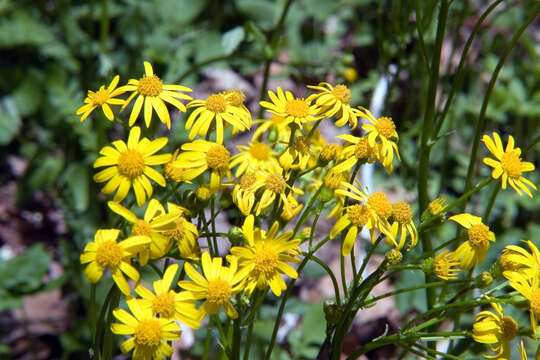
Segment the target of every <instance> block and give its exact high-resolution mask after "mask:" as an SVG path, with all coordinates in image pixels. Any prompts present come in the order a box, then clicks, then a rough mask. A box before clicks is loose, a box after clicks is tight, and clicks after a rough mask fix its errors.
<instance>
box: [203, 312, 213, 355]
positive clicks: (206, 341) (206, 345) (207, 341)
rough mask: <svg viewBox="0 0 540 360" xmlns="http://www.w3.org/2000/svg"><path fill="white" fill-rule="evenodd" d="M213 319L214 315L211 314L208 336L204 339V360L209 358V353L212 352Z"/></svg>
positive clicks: (207, 329)
mask: <svg viewBox="0 0 540 360" xmlns="http://www.w3.org/2000/svg"><path fill="white" fill-rule="evenodd" d="M212 320H213V317H212V316H210V320H208V327H207V328H206V337H205V339H204V351H203V357H202V358H203V360H207V359H208V354H209V352H210V338H211V337H212Z"/></svg>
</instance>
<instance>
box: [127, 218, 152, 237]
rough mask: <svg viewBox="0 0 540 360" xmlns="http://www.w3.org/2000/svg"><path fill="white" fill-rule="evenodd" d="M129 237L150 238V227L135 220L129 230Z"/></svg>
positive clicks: (142, 221) (143, 222) (146, 223)
mask: <svg viewBox="0 0 540 360" xmlns="http://www.w3.org/2000/svg"><path fill="white" fill-rule="evenodd" d="M131 236H152V227H151V226H150V224H149V223H148V222H147V221H144V220H137V222H136V223H135V224H133V227H132V228H131Z"/></svg>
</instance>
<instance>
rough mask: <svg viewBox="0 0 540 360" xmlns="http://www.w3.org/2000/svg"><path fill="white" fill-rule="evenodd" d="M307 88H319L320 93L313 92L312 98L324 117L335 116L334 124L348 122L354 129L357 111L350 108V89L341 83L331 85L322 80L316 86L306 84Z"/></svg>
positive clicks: (341, 124) (356, 121) (340, 124)
mask: <svg viewBox="0 0 540 360" xmlns="http://www.w3.org/2000/svg"><path fill="white" fill-rule="evenodd" d="M308 88H310V89H314V90H319V91H320V93H318V94H315V95H314V96H313V99H314V100H315V103H316V104H317V106H319V108H320V110H319V114H323V115H324V116H325V117H328V118H329V117H332V116H335V117H336V123H335V124H336V126H339V127H341V126H343V125H345V124H347V123H348V124H349V126H350V127H351V129H355V128H356V126H357V125H358V115H359V111H358V110H357V109H355V108H352V107H351V105H350V104H349V102H350V101H351V90H350V89H349V88H348V87H347V86H346V85H343V84H339V85H336V86H332V85H331V84H329V83H326V82H322V83H320V84H319V85H318V86H312V85H308Z"/></svg>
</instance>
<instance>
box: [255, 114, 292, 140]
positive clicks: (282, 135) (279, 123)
mask: <svg viewBox="0 0 540 360" xmlns="http://www.w3.org/2000/svg"><path fill="white" fill-rule="evenodd" d="M255 123H259V124H260V125H259V126H257V129H256V130H255V132H254V133H253V138H252V139H253V141H258V140H259V138H260V137H261V135H262V134H268V136H267V137H268V140H269V141H270V140H271V141H270V142H272V143H276V142H277V140H280V139H281V140H283V141H287V140H288V139H289V137H290V134H291V130H290V129H289V126H288V123H287V121H286V120H285V117H283V116H279V115H276V114H271V115H270V118H269V119H262V120H256V121H255Z"/></svg>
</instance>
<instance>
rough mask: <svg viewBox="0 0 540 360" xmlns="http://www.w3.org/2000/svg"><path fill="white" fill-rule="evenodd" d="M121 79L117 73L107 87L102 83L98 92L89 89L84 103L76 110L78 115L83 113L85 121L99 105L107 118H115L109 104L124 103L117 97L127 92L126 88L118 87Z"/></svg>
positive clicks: (82, 117) (82, 118) (82, 119)
mask: <svg viewBox="0 0 540 360" xmlns="http://www.w3.org/2000/svg"><path fill="white" fill-rule="evenodd" d="M119 80H120V76H118V75H116V76H115V77H114V78H113V79H112V81H111V83H110V84H109V86H108V87H107V88H105V85H102V86H101V87H100V88H99V90H98V91H96V92H94V91H91V90H88V95H87V96H86V98H85V99H84V105H83V106H81V107H80V108H78V109H77V112H76V114H77V115H81V121H84V119H86V118H87V117H88V115H90V114H91V113H92V111H94V110H95V109H97V108H98V107H101V110H103V113H104V114H105V116H106V117H107V119H109V120H111V121H113V120H114V114H113V112H112V110H111V107H110V106H109V105H122V104H123V103H124V100H122V99H115V97H116V96H118V95H121V94H123V93H124V92H125V89H123V88H121V87H120V88H118V89H117V88H116V86H117V85H118V81H119Z"/></svg>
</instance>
